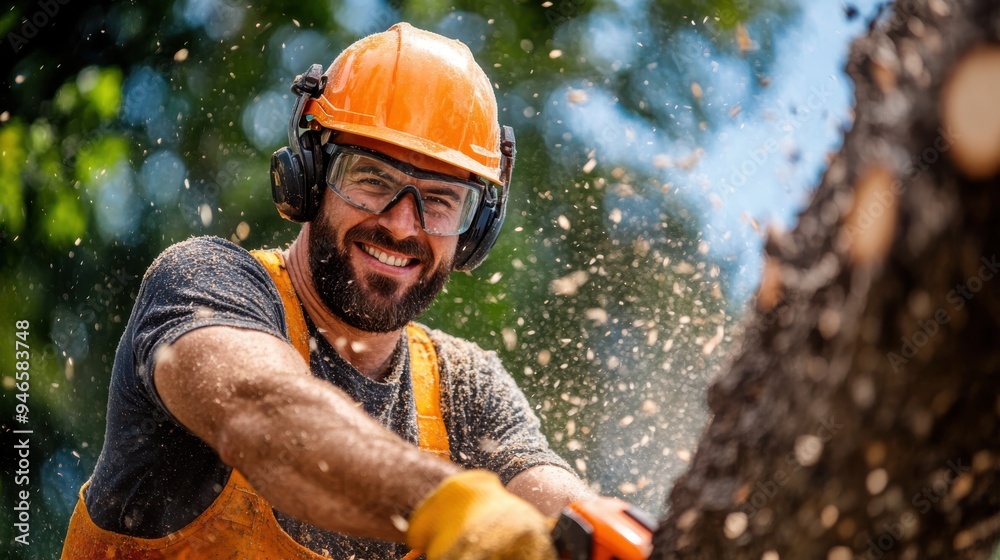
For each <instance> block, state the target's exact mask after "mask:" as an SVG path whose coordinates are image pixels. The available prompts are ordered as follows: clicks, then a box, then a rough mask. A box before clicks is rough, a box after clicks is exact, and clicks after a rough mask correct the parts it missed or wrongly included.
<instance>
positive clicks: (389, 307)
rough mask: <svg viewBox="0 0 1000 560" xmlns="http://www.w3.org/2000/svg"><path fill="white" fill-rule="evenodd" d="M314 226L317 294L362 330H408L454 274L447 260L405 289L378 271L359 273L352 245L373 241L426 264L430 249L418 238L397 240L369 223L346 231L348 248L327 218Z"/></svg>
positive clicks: (311, 254)
mask: <svg viewBox="0 0 1000 560" xmlns="http://www.w3.org/2000/svg"><path fill="white" fill-rule="evenodd" d="M309 227H310V231H309V270H310V271H311V272H312V278H313V284H314V285H315V286H316V292H317V293H318V294H319V297H320V299H321V300H322V301H323V304H324V305H326V307H327V309H329V310H330V312H332V313H333V314H334V315H336V316H337V317H338V318H339V319H340V320H342V321H343V322H345V323H347V324H348V325H350V326H352V327H354V328H356V329H359V330H362V331H366V332H376V333H386V332H392V331H395V330H399V329H401V328H403V327H404V326H406V324H407V323H409V322H410V321H412V320H413V319H414V318H416V317H417V316H418V315H420V314H421V313H423V312H424V310H425V309H427V306H429V305H430V304H431V302H432V301H434V298H435V297H437V295H438V293H439V292H440V291H441V289H442V288H443V287H444V285H445V283H446V282H447V281H448V276H449V275H450V273H451V263H450V262H445V263H442V265H441V266H440V267H438V268H436V269H433V270H428V271H426V272H425V273H424V274H423V275H422V276H421V277H420V278H419V279H418V280H417V283H416V284H414V285H413V286H411V287H410V288H408V289H407V290H405V291H403V292H400V290H401V287H400V284H399V282H397V281H396V280H395V279H393V278H390V277H388V276H383V275H381V274H376V273H368V274H366V275H364V277H362V276H360V275H359V273H358V271H357V270H356V269H355V267H354V266H353V265H352V264H351V261H350V253H349V248H350V246H351V245H352V244H354V243H358V242H360V243H370V244H372V245H377V246H379V247H382V248H384V249H387V250H390V251H394V252H397V253H402V254H405V255H410V256H412V257H415V258H416V259H417V260H419V261H420V262H422V263H429V262H431V260H432V254H431V251H430V248H429V247H427V246H426V245H423V244H421V243H420V242H418V241H417V240H415V239H404V240H402V241H397V240H395V239H393V238H392V236H390V235H389V234H388V233H386V232H385V230H384V229H383V228H381V227H379V226H364V225H357V226H354V227H353V228H351V229H349V230H347V231H346V232H345V233H344V240H343V247H338V246H337V232H336V231H335V230H334V228H333V227H332V226H331V225H329V221H328V220H325V219H323V217H322V216H320V217H317V219H316V220H314V221H313V222H311V224H310V226H309Z"/></svg>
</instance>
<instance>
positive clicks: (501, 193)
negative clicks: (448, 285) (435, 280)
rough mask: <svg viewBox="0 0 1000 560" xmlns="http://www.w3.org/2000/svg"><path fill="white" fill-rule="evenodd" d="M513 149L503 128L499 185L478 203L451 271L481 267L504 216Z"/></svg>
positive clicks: (509, 132)
mask: <svg viewBox="0 0 1000 560" xmlns="http://www.w3.org/2000/svg"><path fill="white" fill-rule="evenodd" d="M516 155H517V150H516V149H515V148H514V129H513V128H511V127H509V126H504V127H502V128H501V129H500V180H501V181H502V182H503V185H502V186H500V188H499V189H498V188H497V187H496V185H492V184H491V185H490V186H489V187H488V189H487V191H486V193H485V196H483V200H482V202H480V203H479V209H478V210H477V211H476V216H475V217H474V218H473V219H472V226H470V227H469V230H468V231H466V232H465V233H463V234H462V235H461V236H460V237H459V238H458V250H457V251H456V252H455V264H454V265H453V266H452V268H453V269H455V270H473V269H475V268H476V267H477V266H479V265H481V264H482V263H483V261H485V260H486V257H487V256H489V254H490V250H491V249H493V245H494V244H496V242H497V238H498V237H499V236H500V228H501V227H502V226H503V220H504V217H506V215H507V191H508V189H509V188H510V178H511V175H512V174H513V172H514V159H515V157H516Z"/></svg>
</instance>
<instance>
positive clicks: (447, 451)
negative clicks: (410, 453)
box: [250, 249, 451, 461]
mask: <svg viewBox="0 0 1000 560" xmlns="http://www.w3.org/2000/svg"><path fill="white" fill-rule="evenodd" d="M250 254H251V255H253V257H254V258H255V259H257V261H258V262H260V264H261V265H262V266H263V267H264V269H265V270H267V273H268V274H270V275H271V279H272V280H274V285H275V286H276V287H277V288H278V294H279V295H280V296H281V303H282V305H283V306H284V307H285V322H286V323H288V336H289V338H291V340H292V346H294V347H295V349H296V350H298V351H299V354H301V355H302V359H304V360H305V361H306V363H307V364H308V363H309V328H308V327H307V326H306V318H305V315H303V313H302V305H301V304H300V303H299V297H298V295H296V294H295V287H294V286H293V285H292V279H291V277H290V276H289V275H288V270H287V269H286V268H285V261H284V259H283V258H282V256H281V252H280V251H278V250H277V249H271V250H267V251H264V250H257V251H250ZM406 334H407V338H408V340H409V349H410V372H411V375H412V377H413V399H414V401H415V402H416V405H417V434H418V436H419V438H420V449H423V450H424V451H427V452H429V453H433V454H435V455H437V456H438V457H441V458H442V459H444V460H446V461H447V460H451V448H450V446H449V444H448V430H447V428H446V427H445V425H444V416H443V415H442V414H441V372H440V370H439V369H438V359H437V351H436V350H435V349H434V343H433V342H431V339H430V337H429V336H427V333H426V332H425V331H424V329H422V328H420V327H418V326H417V325H415V324H413V323H410V324H409V325H407V327H406Z"/></svg>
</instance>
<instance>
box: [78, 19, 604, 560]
mask: <svg viewBox="0 0 1000 560" xmlns="http://www.w3.org/2000/svg"><path fill="white" fill-rule="evenodd" d="M293 91H294V92H295V93H296V94H297V95H298V96H299V97H298V101H297V102H296V106H295V111H294V114H293V116H292V122H291V124H290V127H289V128H290V131H289V137H290V138H289V141H290V144H291V146H290V149H289V148H283V149H282V150H279V151H278V152H276V153H275V156H274V158H273V160H272V191H273V194H274V198H275V202H276V204H277V206H278V208H279V210H280V211H281V213H282V214H283V215H285V216H286V217H289V218H292V219H295V220H298V221H303V222H305V223H304V225H303V227H302V230H301V232H300V234H299V236H298V238H297V239H296V240H295V241H294V242H293V243H292V245H291V246H290V247H289V248H288V249H287V250H286V251H285V252H284V253H280V254H279V253H275V252H271V253H258V254H256V255H255V256H251V254H249V253H247V252H246V251H244V250H242V249H240V248H239V247H237V246H235V245H233V244H231V243H228V242H226V241H223V240H220V239H214V238H196V239H192V240H188V241H186V242H183V243H179V244H177V245H175V246H173V247H171V248H169V249H167V251H165V252H164V253H163V254H162V255H161V256H160V257H159V258H158V259H157V260H156V262H154V263H153V264H152V266H151V267H150V269H149V271H148V272H147V274H146V276H145V278H144V280H143V285H142V287H141V289H140V291H139V294H138V296H137V299H136V305H135V309H134V310H133V313H132V316H131V317H130V319H129V323H128V327H127V328H126V331H125V334H124V336H123V338H122V340H121V343H120V346H119V348H118V353H117V356H116V360H115V364H114V370H113V376H112V381H111V390H110V396H109V402H108V420H107V421H108V426H107V433H106V436H105V443H104V448H103V449H102V451H101V456H100V458H99V460H98V464H97V466H96V468H95V472H94V474H93V477H92V478H91V480H90V481H89V482H88V484H87V485H86V486H85V487H84V488H83V489H82V490H81V499H80V502H79V503H78V505H77V508H76V511H75V512H74V515H73V518H72V520H71V523H70V528H69V533H68V536H67V540H66V544H65V545H64V550H63V557H64V558H105V557H115V558H320V557H334V558H357V559H361V558H399V557H402V556H403V555H404V554H406V553H407V550H408V548H412V549H415V550H419V551H423V552H426V554H427V557H428V558H429V559H430V560H435V559H458V558H461V559H465V558H468V559H473V558H511V559H514V558H517V559H532V558H539V559H540V558H553V557H554V553H553V551H552V545H551V542H550V539H549V537H548V531H549V529H550V527H551V523H550V520H549V517H546V516H552V515H554V514H555V513H557V512H558V511H559V510H560V509H561V508H562V507H563V506H564V505H566V504H567V503H568V502H569V501H571V500H573V499H576V498H579V497H584V496H587V495H589V491H588V489H587V488H586V486H585V485H584V484H583V483H582V482H581V481H580V480H579V479H578V478H577V477H576V476H575V475H574V474H573V473H572V472H571V471H570V470H569V467H568V466H567V465H566V463H565V462H564V461H563V460H562V459H560V458H559V457H558V456H557V455H555V454H554V453H553V452H552V451H551V450H550V449H549V447H548V444H547V442H546V441H545V438H544V437H543V436H542V435H541V433H540V431H539V423H538V420H537V418H536V417H535V416H534V414H533V413H532V412H531V410H530V408H529V406H528V403H527V402H526V400H525V398H524V396H523V395H522V394H521V392H520V391H519V390H518V389H517V387H516V386H515V385H514V383H513V381H512V379H511V377H510V375H509V374H508V373H507V372H506V371H504V370H503V368H502V366H501V365H500V364H499V362H498V360H497V357H496V355H495V354H494V353H490V352H485V351H483V350H481V349H480V348H478V347H477V346H475V345H474V344H472V343H469V342H465V341H462V340H460V339H456V338H453V337H451V336H448V335H445V334H443V333H441V332H438V331H433V330H427V329H425V328H424V327H420V326H416V325H412V324H410V322H411V320H412V319H413V318H414V317H416V316H417V315H418V314H419V313H421V312H422V311H423V310H424V309H425V308H426V307H427V305H429V304H430V302H431V301H432V300H433V298H434V297H435V296H436V294H437V293H438V292H439V291H440V289H441V288H442V286H443V285H444V283H445V281H446V280H447V277H448V275H449V273H450V272H451V270H453V269H470V268H474V267H475V266H476V265H478V264H479V262H481V261H482V259H483V258H485V256H486V254H487V253H488V252H489V249H490V247H491V246H492V244H493V242H494V241H495V239H496V235H497V232H498V231H499V227H500V223H501V222H502V220H503V210H504V207H503V205H504V203H505V198H506V192H507V186H508V184H509V181H510V170H511V167H512V164H513V138H512V135H510V134H503V135H501V134H500V127H499V125H498V123H497V107H496V99H495V97H494V94H493V89H492V86H491V84H490V82H489V80H488V78H487V77H486V75H485V73H484V72H483V71H482V69H481V68H480V67H479V66H478V65H477V64H476V63H475V61H474V60H473V58H472V55H471V53H470V52H469V50H468V49H467V48H466V47H465V46H464V45H462V44H461V43H459V42H458V41H452V40H448V39H445V38H444V37H441V36H438V35H435V34H432V33H429V32H425V31H421V30H417V29H414V28H412V27H410V26H409V25H406V24H399V25H396V26H393V27H392V28H391V29H389V30H388V31H386V32H385V33H380V34H376V35H372V36H370V37H367V38H365V39H362V40H360V41H358V42H357V43H355V44H353V45H351V46H350V47H349V48H348V49H347V50H345V51H344V52H343V53H342V54H341V55H340V56H339V57H338V58H337V60H335V61H334V63H333V65H331V67H330V68H329V69H328V70H327V72H326V73H325V75H322V76H321V75H320V69H318V68H317V67H316V66H314V68H313V69H311V70H310V72H309V73H307V74H306V75H303V76H300V77H299V78H298V79H297V80H296V85H295V86H293ZM300 125H303V126H306V127H307V128H308V129H309V130H307V131H305V132H304V133H303V134H302V135H301V136H300V135H299V126H300ZM505 132H508V131H505ZM501 136H502V137H503V142H501ZM501 144H503V152H502V151H501ZM255 257H256V259H255ZM408 324H409V326H408ZM417 444H419V447H418V446H417ZM421 449H423V451H422V450H421ZM428 451H429V452H428ZM435 455H437V456H435ZM439 456H441V457H444V458H447V459H449V460H442V458H439ZM404 542H405V543H406V544H405V545H404V544H403V543H404Z"/></svg>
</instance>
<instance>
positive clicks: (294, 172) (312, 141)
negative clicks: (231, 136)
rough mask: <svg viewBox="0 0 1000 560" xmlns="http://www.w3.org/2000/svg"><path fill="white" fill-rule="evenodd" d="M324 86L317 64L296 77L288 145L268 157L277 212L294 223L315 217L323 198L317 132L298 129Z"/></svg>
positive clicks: (321, 161) (322, 165) (323, 79)
mask: <svg viewBox="0 0 1000 560" xmlns="http://www.w3.org/2000/svg"><path fill="white" fill-rule="evenodd" d="M325 87H326V76H324V75H323V67H322V66H320V65H319V64H313V65H312V66H310V67H309V70H308V71H306V72H305V73H304V74H299V75H298V76H296V77H295V81H294V82H293V83H292V88H291V89H292V93H294V94H295V95H296V96H297V98H296V100H295V107H294V108H293V109H292V116H291V118H289V120H288V146H285V147H283V148H280V149H279V150H278V151H276V152H274V155H272V156H271V198H272V199H274V206H275V207H276V208H277V209H278V213H279V214H281V216H282V217H283V218H285V219H286V220H291V221H293V222H308V221H310V220H312V219H313V218H314V217H316V212H317V211H318V210H319V203H320V201H321V200H322V196H323V188H322V182H323V181H324V177H323V170H324V168H325V165H324V164H325V161H324V157H323V150H322V142H321V140H320V133H319V132H316V131H312V130H306V131H305V132H303V133H302V134H301V135H300V134H299V127H300V126H301V125H302V122H301V121H302V111H303V109H304V108H305V104H306V100H307V99H309V98H310V97H318V96H319V95H320V94H322V93H323V89H324V88H325Z"/></svg>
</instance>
